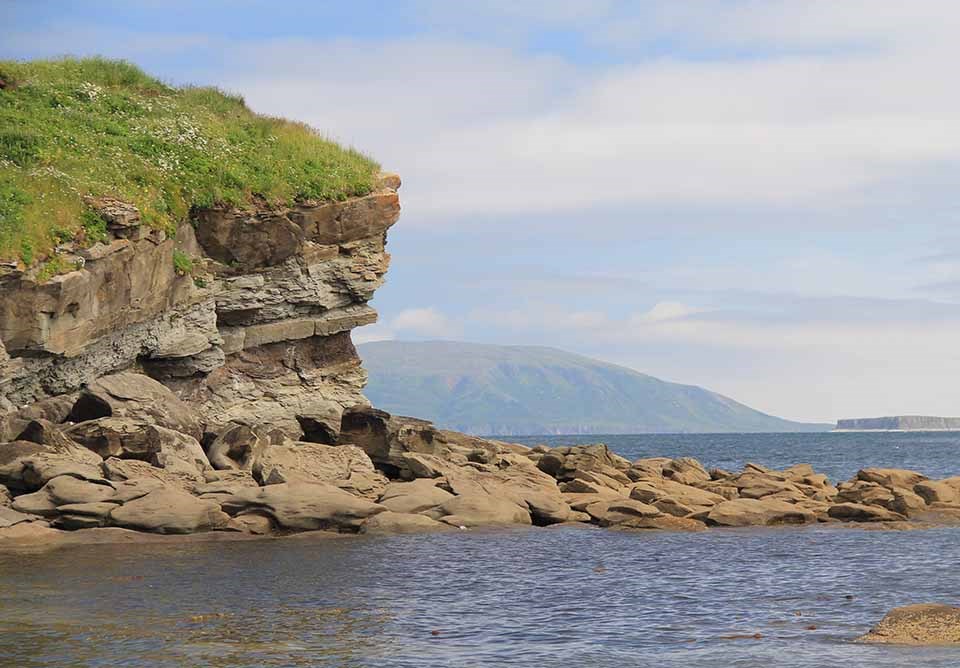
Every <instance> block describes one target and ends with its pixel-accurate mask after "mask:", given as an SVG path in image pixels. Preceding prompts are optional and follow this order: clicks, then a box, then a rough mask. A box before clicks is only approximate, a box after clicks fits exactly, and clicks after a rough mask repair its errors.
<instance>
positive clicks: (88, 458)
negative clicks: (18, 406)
mask: <svg viewBox="0 0 960 668" xmlns="http://www.w3.org/2000/svg"><path fill="white" fill-rule="evenodd" d="M100 462H101V459H100V457H99V456H98V455H97V454H96V453H94V452H91V451H89V450H87V449H86V448H84V447H81V446H79V445H76V444H73V445H68V446H60V445H41V444H39V443H34V442H32V441H13V442H11V443H0V484H3V485H6V486H7V487H9V488H10V489H12V490H15V491H19V492H22V491H34V490H38V489H40V488H41V487H43V485H45V484H46V482H47V481H48V480H50V479H51V478H55V477H56V476H58V475H73V476H75V477H78V478H85V479H100V478H102V475H101V472H100Z"/></svg>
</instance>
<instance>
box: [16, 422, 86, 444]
mask: <svg viewBox="0 0 960 668" xmlns="http://www.w3.org/2000/svg"><path fill="white" fill-rule="evenodd" d="M16 440H18V441H32V442H33V443H39V444H40V445H47V446H50V447H53V448H56V449H58V450H63V451H72V450H75V449H76V448H77V443H76V441H74V440H73V439H71V438H70V437H68V436H67V435H66V434H65V433H64V429H63V427H61V426H60V425H56V424H54V423H52V422H50V421H49V420H45V419H43V418H35V419H32V420H30V421H29V422H27V423H26V424H25V425H24V427H23V431H21V432H20V434H19V435H18V436H17V439H16Z"/></svg>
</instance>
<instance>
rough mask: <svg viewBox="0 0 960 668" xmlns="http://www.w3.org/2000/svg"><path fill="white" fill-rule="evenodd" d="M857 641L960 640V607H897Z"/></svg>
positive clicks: (920, 642)
mask: <svg viewBox="0 0 960 668" xmlns="http://www.w3.org/2000/svg"><path fill="white" fill-rule="evenodd" d="M857 642H865V643H887V644H902V645H952V644H956V643H960V608H958V607H955V606H952V605H943V604H939V603H918V604H915V605H906V606H903V607H901V608H894V609H893V610H891V611H890V612H888V613H887V614H886V615H885V616H884V618H883V619H882V620H880V623H879V624H877V625H876V626H875V627H873V628H872V629H870V631H869V632H868V633H866V634H865V635H862V636H860V637H859V638H857Z"/></svg>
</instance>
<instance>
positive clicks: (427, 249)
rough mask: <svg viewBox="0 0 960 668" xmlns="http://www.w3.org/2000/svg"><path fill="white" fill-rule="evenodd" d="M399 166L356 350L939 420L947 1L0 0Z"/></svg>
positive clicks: (13, 42) (168, 74)
mask: <svg viewBox="0 0 960 668" xmlns="http://www.w3.org/2000/svg"><path fill="white" fill-rule="evenodd" d="M0 23H2V24H3V25H4V26H5V29H4V38H3V40H0V58H18V59H27V58H37V57H50V56H56V55H67V54H69V55H92V54H99V55H105V56H109V57H117V58H125V59H127V60H130V61H132V62H135V63H137V64H139V65H141V66H142V67H144V68H145V69H147V70H148V71H150V72H151V73H153V74H155V75H158V76H160V77H162V78H163V79H165V80H167V81H169V82H171V83H174V84H186V83H194V84H203V85H217V86H219V87H221V88H224V89H228V90H230V91H233V92H238V93H240V94H242V95H243V96H244V97H245V98H246V100H247V102H248V104H249V105H250V106H251V107H252V108H253V109H254V110H256V111H260V112H263V113H269V114H274V115H282V116H286V117H290V118H295V119H298V120H302V121H305V122H307V123H309V124H311V125H312V126H314V127H315V128H317V129H318V130H319V131H320V132H322V133H323V134H325V135H326V136H329V137H331V138H333V139H336V140H337V141H340V142H342V143H344V144H348V145H351V146H354V147H356V148H358V149H360V150H362V151H364V152H365V153H367V154H369V155H371V156H373V157H374V158H375V159H377V160H378V161H379V162H380V163H381V164H382V165H383V168H384V169H385V170H388V171H394V172H398V173H399V174H400V175H401V176H402V178H403V182H404V185H403V187H402V189H401V201H402V204H403V214H402V217H401V220H400V222H399V223H398V224H397V225H396V226H395V227H394V228H393V229H392V230H391V231H390V235H389V250H390V252H391V254H392V256H393V262H392V266H391V269H390V272H389V274H388V279H387V284H386V285H385V286H384V287H383V288H382V289H381V290H380V291H379V292H378V293H377V297H376V299H375V301H374V306H376V307H377V309H378V310H379V311H380V313H381V318H380V322H379V323H378V324H376V325H372V326H369V327H366V328H363V329H361V330H357V331H356V332H355V333H354V338H355V340H357V341H365V340H377V339H386V338H397V339H437V338H441V339H457V340H468V341H477V342H488V343H503V344H537V345H549V346H555V347H559V348H563V349H567V350H571V351H574V352H578V353H581V354H585V355H590V356H593V357H597V358H600V359H603V360H606V361H610V362H615V363H619V364H623V365H626V366H629V367H632V368H634V369H637V370H639V371H643V372H645V373H649V374H652V375H655V376H658V377H661V378H664V379H667V380H672V381H678V382H685V383H693V384H698V385H703V386H705V387H708V388H710V389H712V390H715V391H718V392H721V393H723V394H727V395H729V396H732V397H734V398H736V399H738V400H740V401H743V402H744V403H747V404H749V405H751V406H753V407H755V408H758V409H760V410H763V411H766V412H769V413H773V414H776V415H780V416H783V417H788V418H792V419H798V420H810V421H833V420H836V419H837V418H843V417H865V416H875V415H886V414H932V415H960V405H958V404H960V401H958V398H960V397H958V395H960V392H958V391H957V389H956V384H957V379H958V378H960V352H958V351H960V227H958V225H957V223H958V222H960V188H958V187H957V186H958V180H960V179H958V176H960V87H958V86H957V85H956V82H955V79H956V77H955V76H954V74H955V72H954V70H955V64H956V63H957V62H958V61H960V40H957V39H956V35H957V34H960V8H958V6H957V5H956V3H955V2H952V1H951V0H911V2H903V1H902V0H743V1H736V0H712V1H711V0H684V1H678V0H662V1H661V0H649V1H646V2H644V1H639V0H637V1H633V2H618V1H615V0H609V1H604V0H588V1H587V0H585V1H582V2H580V1H575V0H552V1H548V0H525V1H524V2H517V1H510V0H471V2H469V3H467V2H448V1H446V0H435V1H429V0H424V1H414V0H408V1H404V0H396V1H394V2H390V3H386V2H378V1H364V0H353V1H351V2H346V1H343V2H327V1H311V2H296V1H288V2H277V1H276V0H273V1H271V2H262V1H260V0H210V1H207V2H186V1H181V0H163V1H162V2H161V1H160V0H140V1H136V0H127V1H123V2H120V1H117V2H112V1H108V0H102V1H84V0H72V1H70V2H66V1H61V2H58V1H55V0H51V1H48V2H33V1H29V2H28V1H24V2H17V1H11V0H0Z"/></svg>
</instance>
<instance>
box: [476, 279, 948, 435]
mask: <svg viewBox="0 0 960 668" xmlns="http://www.w3.org/2000/svg"><path fill="white" fill-rule="evenodd" d="M772 297H774V296H771V301H776V300H775V299H773V298H772ZM776 299H778V300H780V301H781V302H782V308H783V312H784V313H787V314H789V315H783V313H778V312H776V311H765V310H763V309H759V308H754V309H751V310H747V311H743V312H720V311H708V310H699V309H697V308H696V307H692V306H687V305H683V304H679V303H669V302H661V303H659V304H657V305H655V306H654V307H653V308H651V309H649V310H646V311H641V312H637V313H634V314H626V315H622V316H614V315H610V314H606V313H599V312H598V313H594V314H593V315H592V317H591V318H590V319H583V318H577V317H574V314H570V313H568V312H567V311H565V310H564V309H563V308H561V307H559V306H557V305H555V304H533V303H531V304H526V305H524V306H523V307H522V308H515V309H510V310H505V311H497V310H479V309H478V310H477V311H475V312H474V313H473V314H472V316H471V317H472V320H474V321H476V322H482V323H484V324H485V325H488V326H491V327H494V328H496V329H497V330H498V333H499V337H500V340H502V341H509V342H540V341H541V340H542V338H541V337H542V336H543V332H545V331H546V332H550V333H551V335H552V336H551V340H550V341H551V344H552V345H556V346H558V347H561V348H567V349H570V350H573V351H575V352H579V353H582V354H586V355H591V356H594V357H599V358H601V359H605V360H607V361H610V362H614V363H620V364H625V365H627V366H630V367H632V368H634V369H636V370H638V371H641V372H644V373H650V374H652V375H655V376H659V377H662V378H666V379H668V380H675V381H680V382H685V383H694V384H699V385H702V386H705V387H708V388H709V389H712V390H715V391H718V392H721V393H723V394H727V395H728V396H732V397H733V398H735V399H737V400H739V401H742V402H744V403H746V404H748V405H750V406H753V407H756V408H759V409H761V410H764V411H767V412H769V413H773V414H775V415H781V416H785V417H790V418H793V419H802V420H809V421H832V420H835V419H837V418H840V417H853V416H870V415H879V414H903V413H920V414H926V413H929V414H943V415H957V414H960V408H958V407H957V405H956V398H955V393H954V392H953V383H954V380H953V379H954V378H956V377H958V375H960V354H958V353H957V341H958V340H960V312H958V311H957V308H956V305H954V304H937V303H935V302H921V301H916V302H909V301H903V300H887V301H884V300H852V299H851V300H840V301H839V302H838V303H834V301H835V300H821V301H816V300H813V301H810V300H802V299H797V298H795V297H792V296H788V295H780V296H779V297H777V298H776Z"/></svg>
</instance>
